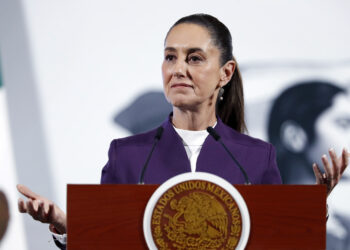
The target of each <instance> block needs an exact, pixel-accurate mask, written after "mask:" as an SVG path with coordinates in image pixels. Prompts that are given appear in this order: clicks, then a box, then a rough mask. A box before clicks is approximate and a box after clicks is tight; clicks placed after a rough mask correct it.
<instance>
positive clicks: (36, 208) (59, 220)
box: [17, 185, 67, 234]
mask: <svg viewBox="0 0 350 250" xmlns="http://www.w3.org/2000/svg"><path fill="white" fill-rule="evenodd" d="M17 189H18V191H19V192H20V193H21V194H23V195H24V196H26V197H27V198H28V200H27V201H26V202H25V201H24V200H23V199H22V198H19V199H18V210H19V211H20V212H21V213H28V214H30V215H31V216H32V217H33V219H34V220H38V221H41V222H42V223H49V224H50V230H51V231H52V232H54V233H58V234H64V233H66V232H67V220H66V215H65V213H64V212H63V211H62V210H61V209H60V208H59V207H58V206H57V205H56V204H55V203H53V202H52V201H50V200H48V199H46V198H45V197H42V196H40V195H38V194H36V193H34V192H32V191H31V190H30V189H29V188H27V187H26V186H23V185H17Z"/></svg>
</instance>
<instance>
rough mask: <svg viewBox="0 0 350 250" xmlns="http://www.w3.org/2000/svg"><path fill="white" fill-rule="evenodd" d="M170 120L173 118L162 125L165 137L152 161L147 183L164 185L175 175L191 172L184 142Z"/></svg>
mask: <svg viewBox="0 0 350 250" xmlns="http://www.w3.org/2000/svg"><path fill="white" fill-rule="evenodd" d="M170 119H171V116H169V118H168V120H167V121H165V122H164V123H163V124H162V126H163V128H164V131H163V135H162V138H161V139H160V140H159V142H158V145H157V147H156V149H155V150H154V155H153V156H152V159H151V160H150V163H149V167H148V168H149V169H148V170H147V175H146V176H145V182H146V183H163V182H164V181H166V180H168V179H169V178H171V177H173V176H175V175H178V174H181V173H184V172H190V171H191V166H190V161H189V160H188V157H187V154H186V151H185V148H184V145H183V143H182V140H181V138H180V136H179V135H178V134H177V133H176V131H175V129H174V128H173V125H172V123H171V120H170Z"/></svg>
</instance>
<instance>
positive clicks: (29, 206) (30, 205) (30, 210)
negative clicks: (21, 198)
mask: <svg viewBox="0 0 350 250" xmlns="http://www.w3.org/2000/svg"><path fill="white" fill-rule="evenodd" d="M26 205H27V212H28V214H29V215H30V216H32V217H33V219H34V220H37V214H36V211H35V210H34V206H33V200H30V199H29V200H27V202H26Z"/></svg>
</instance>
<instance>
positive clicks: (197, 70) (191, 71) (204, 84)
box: [162, 24, 235, 130]
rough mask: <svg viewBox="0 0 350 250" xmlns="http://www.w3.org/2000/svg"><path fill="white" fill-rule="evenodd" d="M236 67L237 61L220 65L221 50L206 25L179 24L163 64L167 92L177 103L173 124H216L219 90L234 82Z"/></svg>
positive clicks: (168, 42) (201, 126)
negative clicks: (232, 80)
mask: <svg viewBox="0 0 350 250" xmlns="http://www.w3.org/2000/svg"><path fill="white" fill-rule="evenodd" d="M234 69H235V63H234V61H228V62H226V63H225V64H224V65H223V66H221V65H220V50H219V49H218V48H217V47H216V46H215V45H214V44H213V41H212V39H211V36H210V34H209V32H208V31H207V30H206V29H205V28H203V27H201V26H199V25H196V24H180V25H177V26H175V27H174V28H173V29H172V30H171V31H170V32H169V34H168V37H167V39H166V41H165V48H164V61H163V64H162V75H163V87H164V94H165V96H166V98H167V100H168V101H169V102H170V103H171V104H172V106H173V119H172V121H173V124H174V125H175V126H176V127H177V128H180V129H186V130H205V129H206V128H207V127H208V126H213V125H214V124H215V122H216V116H215V104H216V99H217V95H218V92H219V89H220V88H221V87H223V86H224V85H226V84H227V83H228V82H229V81H230V79H231V77H232V75H233V72H234Z"/></svg>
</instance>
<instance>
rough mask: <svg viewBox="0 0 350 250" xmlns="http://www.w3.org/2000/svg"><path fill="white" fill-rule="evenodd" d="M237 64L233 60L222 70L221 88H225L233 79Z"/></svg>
mask: <svg viewBox="0 0 350 250" xmlns="http://www.w3.org/2000/svg"><path fill="white" fill-rule="evenodd" d="M235 68H236V63H235V61H233V60H230V61H227V62H226V63H225V64H224V65H223V66H222V67H221V68H220V74H221V76H220V87H223V86H225V85H226V84H227V83H228V82H229V81H230V80H231V78H232V76H233V73H234V72H235Z"/></svg>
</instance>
